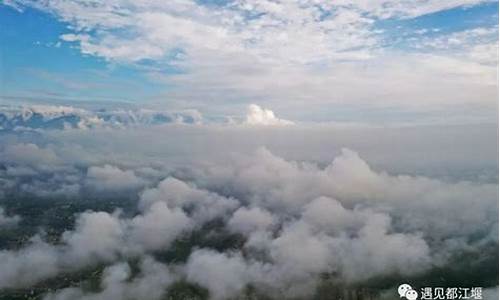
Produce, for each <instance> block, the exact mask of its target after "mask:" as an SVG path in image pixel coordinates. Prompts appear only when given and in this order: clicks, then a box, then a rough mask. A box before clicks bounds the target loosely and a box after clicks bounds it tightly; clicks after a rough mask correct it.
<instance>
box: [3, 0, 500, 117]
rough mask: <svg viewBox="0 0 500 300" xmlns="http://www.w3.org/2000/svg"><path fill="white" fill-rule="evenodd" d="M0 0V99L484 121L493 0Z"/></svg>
mask: <svg viewBox="0 0 500 300" xmlns="http://www.w3.org/2000/svg"><path fill="white" fill-rule="evenodd" d="M2 4H3V5H0V41H1V45H2V46H1V47H0V76H1V77H0V78H1V80H0V101H2V102H6V103H23V102H31V103H33V102H34V103H63V104H65V105H75V104H78V103H91V104H92V105H95V106H120V105H121V106H124V105H132V106H139V107H149V108H155V109H160V108H161V109H167V110H181V109H196V110H198V111H199V112H201V113H202V114H203V115H204V116H206V117H208V118H221V117H231V116H241V115H242V114H244V111H245V109H246V107H247V106H248V105H250V104H257V105H260V106H262V107H266V108H269V109H272V110H273V111H274V112H276V113H279V115H280V116H282V117H283V118H284V119H288V120H294V121H301V122H374V123H410V124H417V123H418V124H420V123H446V124H457V123H458V124H468V123H496V122H497V111H498V104H497V97H498V84H497V77H498V68H497V65H498V61H497V57H498V46H497V43H498V3H497V2H496V1H484V0H439V1H437V0H420V1H392V0H377V1H362V0H342V1H335V2H332V1H322V0H314V1H313V0H301V1H268V0H253V1H249V0H237V1H222V0H221V1H212V0H210V1H189V0H176V1H168V2H164V1H129V0H112V1H102V2H101V1H72V0H52V1H30V0H4V1H2Z"/></svg>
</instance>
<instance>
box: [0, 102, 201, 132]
mask: <svg viewBox="0 0 500 300" xmlns="http://www.w3.org/2000/svg"><path fill="white" fill-rule="evenodd" d="M201 122H202V116H201V114H200V113H199V112H198V111H196V110H186V111H181V112H168V111H155V110H147V109H137V110H105V109H100V110H88V109H81V108H75V107H71V106H51V105H34V106H0V131H24V130H36V129H68V128H80V129H85V128H98V127H112V128H122V127H124V128H125V127H130V126H144V125H162V124H171V123H174V124H200V123H201Z"/></svg>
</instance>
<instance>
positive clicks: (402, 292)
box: [398, 283, 418, 300]
mask: <svg viewBox="0 0 500 300" xmlns="http://www.w3.org/2000/svg"><path fill="white" fill-rule="evenodd" d="M398 294H399V297H400V298H405V299H407V300H417V298H418V293H417V291H415V290H414V289H413V288H412V287H411V285H409V284H407V283H404V284H402V285H400V286H399V287H398Z"/></svg>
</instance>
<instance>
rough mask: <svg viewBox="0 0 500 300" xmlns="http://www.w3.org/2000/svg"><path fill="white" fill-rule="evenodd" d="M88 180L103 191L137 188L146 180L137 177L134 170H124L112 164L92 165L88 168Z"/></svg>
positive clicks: (94, 187)
mask: <svg viewBox="0 0 500 300" xmlns="http://www.w3.org/2000/svg"><path fill="white" fill-rule="evenodd" d="M86 182H87V184H88V185H90V186H91V187H92V188H93V189H96V190H97V191H101V192H102V191H104V192H113V191H130V190H137V189H139V188H141V187H143V186H144V184H145V181H144V180H143V179H141V178H139V177H137V176H136V175H135V173H134V172H133V171H130V170H125V171H123V170H121V169H120V168H118V167H115V166H111V165H104V166H102V167H99V166H93V167H90V168H89V169H88V170H87V179H86Z"/></svg>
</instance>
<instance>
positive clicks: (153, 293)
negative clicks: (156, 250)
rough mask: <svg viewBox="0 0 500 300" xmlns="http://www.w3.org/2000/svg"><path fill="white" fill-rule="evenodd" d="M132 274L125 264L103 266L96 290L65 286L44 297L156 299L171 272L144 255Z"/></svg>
mask: <svg viewBox="0 0 500 300" xmlns="http://www.w3.org/2000/svg"><path fill="white" fill-rule="evenodd" d="M131 277H132V270H131V268H130V266H129V265H128V264H127V263H117V264H114V265H112V266H109V267H107V268H106V269H105V270H104V272H103V277H102V279H101V283H100V285H101V288H102V290H101V291H100V292H96V293H90V292H85V291H83V290H82V289H79V288H66V289H62V290H60V291H56V292H53V293H49V294H48V295H47V296H45V297H44V300H70V299H71V300H99V299H102V300H104V299H116V300H125V299H150V300H157V299H161V297H162V296H163V295H164V294H165V292H166V287H168V285H169V284H171V283H172V282H173V281H174V279H175V275H173V274H172V273H171V272H170V271H169V270H168V268H167V267H166V266H165V265H163V264H160V263H158V262H156V261H155V260H154V259H152V258H151V257H145V258H143V259H142V260H141V262H140V265H139V274H137V275H136V276H135V277H133V278H131Z"/></svg>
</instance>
